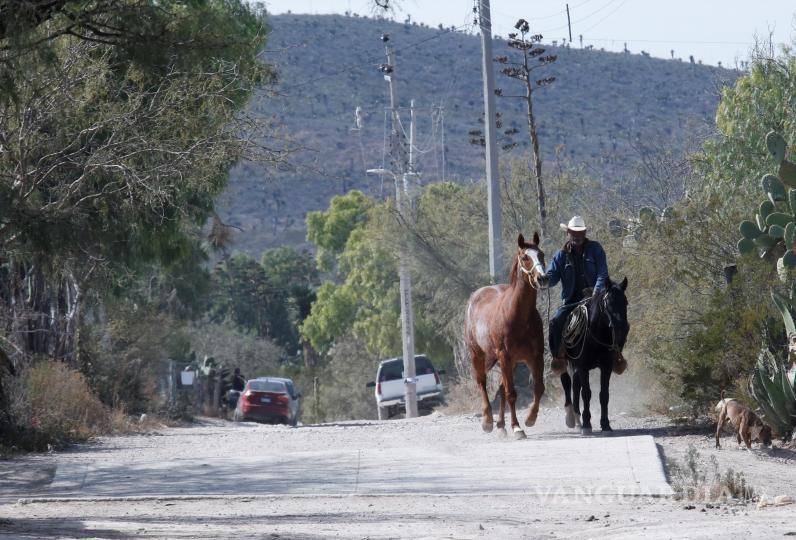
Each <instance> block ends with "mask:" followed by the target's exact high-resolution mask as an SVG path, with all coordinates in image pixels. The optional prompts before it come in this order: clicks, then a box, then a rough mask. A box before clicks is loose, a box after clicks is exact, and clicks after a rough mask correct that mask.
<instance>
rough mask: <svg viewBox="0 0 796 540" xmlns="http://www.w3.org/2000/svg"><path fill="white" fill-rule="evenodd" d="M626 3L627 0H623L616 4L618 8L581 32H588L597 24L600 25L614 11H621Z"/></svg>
mask: <svg viewBox="0 0 796 540" xmlns="http://www.w3.org/2000/svg"><path fill="white" fill-rule="evenodd" d="M625 3H627V0H622V3H621V4H619V5H618V6H616V9H614V10H613V11H611V12H610V13H608V14H607V15H606V16H605V17H603V18H602V19H600V20H599V21H597V22H596V23H594V24H593V25H591V26H590V27H588V28H587V29H586V30H584V31H583V32H581V33H583V34H585V33H586V32H588V31H589V30H591V29H593V28H594V27H596V26H597V25H599V24H600V23H601V22H603V21H604V20H605V19H607V18H608V17H610V16H611V15H613V14H614V13H616V12H617V11H619V10H620V9H621V8H622V6H624V5H625Z"/></svg>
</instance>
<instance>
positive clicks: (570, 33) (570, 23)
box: [567, 4, 583, 47]
mask: <svg viewBox="0 0 796 540" xmlns="http://www.w3.org/2000/svg"><path fill="white" fill-rule="evenodd" d="M567 27H568V28H569V42H570V43H572V22H571V21H570V20H569V4H567ZM582 41H583V40H582V39H581V42H582ZM582 46H583V43H581V47H582Z"/></svg>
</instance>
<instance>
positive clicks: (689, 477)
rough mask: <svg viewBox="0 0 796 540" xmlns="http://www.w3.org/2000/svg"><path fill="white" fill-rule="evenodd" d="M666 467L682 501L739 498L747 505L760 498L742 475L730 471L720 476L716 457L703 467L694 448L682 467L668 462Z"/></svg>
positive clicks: (691, 447)
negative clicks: (747, 502) (707, 465)
mask: <svg viewBox="0 0 796 540" xmlns="http://www.w3.org/2000/svg"><path fill="white" fill-rule="evenodd" d="M667 466H668V469H669V477H670V480H671V484H672V488H673V489H674V492H675V496H676V497H677V498H679V499H685V500H689V501H705V502H715V501H727V500H730V499H736V500H740V501H744V502H746V501H752V500H755V498H756V497H757V495H756V493H755V489H754V488H753V487H752V486H751V485H749V484H748V483H747V481H746V478H745V477H744V474H743V473H742V472H735V471H734V470H733V469H727V470H726V471H724V473H721V472H720V471H719V464H718V462H717V461H716V458H715V456H711V458H710V466H709V467H708V468H707V469H705V468H703V467H702V466H701V465H700V463H699V452H698V451H697V450H696V448H694V447H693V446H689V447H688V450H687V451H686V455H685V462H684V463H683V464H681V463H679V462H678V461H676V460H673V459H669V460H667Z"/></svg>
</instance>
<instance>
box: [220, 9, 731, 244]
mask: <svg viewBox="0 0 796 540" xmlns="http://www.w3.org/2000/svg"><path fill="white" fill-rule="evenodd" d="M270 23H271V27H272V33H271V35H270V38H269V42H268V46H267V49H268V52H267V54H266V55H265V56H266V59H267V60H268V61H269V62H271V63H273V64H274V65H275V66H276V67H277V70H278V72H279V79H280V84H279V87H278V90H279V92H278V94H279V95H278V96H273V95H265V94H263V95H260V96H258V97H256V98H255V99H254V100H253V102H252V103H251V109H252V111H253V112H255V113H256V114H257V115H263V116H271V115H274V116H275V117H276V118H277V119H278V120H279V121H281V122H282V123H283V125H284V130H285V132H286V133H287V134H288V135H289V136H290V137H292V138H293V140H294V141H295V142H296V143H298V144H299V145H300V146H301V150H300V151H298V152H296V153H295V154H293V156H292V158H291V166H289V167H283V168H282V170H279V171H268V172H266V171H264V170H262V169H260V168H258V167H256V166H254V165H252V164H244V165H241V166H239V167H237V168H236V169H235V170H234V171H233V173H232V175H231V178H230V185H229V188H228V190H227V192H226V194H225V195H224V196H223V197H222V199H221V201H220V202H219V207H220V213H221V215H222V216H223V217H224V219H225V220H227V221H228V222H229V223H231V224H234V225H236V226H238V227H240V228H241V229H242V232H239V233H237V234H236V236H235V238H236V248H237V249H242V250H246V251H249V252H251V253H253V254H254V255H259V253H260V252H261V251H262V250H263V249H265V248H267V247H271V246H274V245H279V244H282V243H301V242H303V241H304V227H303V225H304V217H305V216H306V212H307V211H310V210H316V209H320V208H324V207H325V206H326V205H327V203H328V200H329V199H330V198H331V197H332V196H333V195H335V194H338V193H343V192H345V191H347V190H348V189H351V188H355V187H356V188H359V189H363V190H364V191H366V192H368V193H370V194H373V195H376V196H379V195H387V194H389V193H390V192H391V188H390V186H389V185H387V184H385V185H382V183H381V181H380V180H379V179H378V178H376V177H372V176H368V175H366V174H365V169H367V168H372V167H381V166H382V156H383V148H384V136H385V130H384V126H385V121H386V116H385V107H386V106H387V105H388V104H389V97H388V91H387V84H386V82H385V81H384V79H383V77H382V74H381V73H380V72H379V71H378V69H377V65H378V64H379V63H382V62H384V61H385V60H384V54H383V52H384V48H383V44H382V42H381V40H380V39H379V38H380V36H381V34H382V33H384V32H387V33H390V34H391V36H392V37H391V42H392V44H393V46H394V47H395V49H396V57H397V59H396V64H397V67H396V81H397V93H398V100H399V102H400V105H401V106H402V107H407V106H408V105H409V100H410V99H414V100H415V102H416V106H417V107H418V108H425V109H420V110H418V113H417V123H418V136H417V140H418V145H419V146H420V149H421V151H422V153H421V155H420V157H419V160H418V169H419V170H421V171H422V172H423V179H422V182H423V183H427V182H434V181H438V180H439V179H441V178H442V174H443V166H442V142H441V140H442V137H443V124H444V144H445V166H444V172H445V178H446V179H449V180H450V179H453V180H457V181H462V182H465V181H477V180H478V179H479V178H481V177H482V176H483V150H482V149H481V148H479V147H476V146H473V145H472V144H471V143H470V142H469V139H470V136H469V135H468V132H469V131H470V130H472V129H477V128H479V127H480V126H481V124H480V123H479V119H480V117H481V114H482V111H483V98H482V82H481V50H480V38H479V36H478V35H477V34H472V33H464V32H460V31H452V30H451V29H439V28H429V27H424V26H415V25H410V24H401V23H395V22H391V21H387V20H376V19H369V18H364V17H347V16H312V15H279V16H273V17H271V19H270ZM547 48H548V51H549V52H550V53H552V54H557V55H558V61H557V62H556V63H555V64H554V65H553V66H551V68H550V69H549V70H548V71H546V72H541V71H540V72H539V73H540V75H542V73H544V76H547V75H554V76H555V77H556V78H557V80H556V83H555V84H554V85H552V86H551V87H549V88H547V89H545V90H542V91H540V92H539V93H537V94H535V96H536V102H535V110H536V112H537V114H538V120H539V132H540V137H541V140H542V153H543V155H544V158H545V160H546V165H548V166H549V165H550V164H551V163H552V159H553V157H554V156H555V152H556V148H557V147H558V148H559V151H560V154H559V155H561V156H563V158H564V159H565V160H566V161H567V162H569V163H570V164H572V165H575V166H583V167H585V168H586V170H587V171H589V173H590V174H591V175H593V176H594V177H595V178H599V179H600V180H602V181H604V182H608V183H611V182H614V181H616V179H617V178H619V177H622V176H624V175H628V174H630V171H631V170H632V165H633V163H634V162H635V161H636V160H637V152H636V151H634V150H633V149H632V146H634V142H639V143H641V145H643V146H647V147H655V146H671V147H673V148H675V149H677V148H681V147H682V144H683V141H684V140H685V139H686V137H687V136H690V135H691V134H693V133H695V132H698V131H701V130H703V129H704V128H706V127H710V126H711V125H712V123H713V116H714V114H715V109H716V105H717V103H718V99H719V91H720V88H721V86H722V85H723V84H726V83H727V82H732V81H733V80H734V79H735V78H736V77H737V75H738V73H737V72H735V71H731V70H725V69H721V68H715V67H710V66H703V65H699V64H690V63H686V62H681V61H678V60H662V59H655V58H650V57H648V56H642V55H634V54H629V53H609V52H602V51H598V50H583V49H577V48H564V47H552V46H549V47H547ZM499 54H509V55H511V54H512V52H510V51H509V50H508V49H507V48H506V46H505V42H503V41H502V40H501V41H497V42H496V43H495V55H496V56H497V55H499ZM496 72H497V70H496ZM514 83H515V81H510V80H509V79H507V78H506V77H504V76H502V75H500V74H497V86H499V87H502V88H503V89H504V91H505V93H506V94H515V93H517V92H515V91H514V90H515V89H516V90H517V91H519V89H518V88H516V85H515V84H514ZM357 106H359V107H361V108H362V112H363V120H364V123H363V127H362V129H361V130H360V131H355V130H353V131H352V128H354V127H355V116H354V112H355V109H356V107H357ZM430 106H440V107H444V122H443V119H442V118H441V117H440V116H439V115H438V114H437V115H432V113H431V111H430V110H429V109H428V108H429V107H430ZM498 110H499V112H500V113H501V114H502V118H503V120H504V129H505V128H510V127H517V128H518V129H519V130H520V133H519V134H518V135H517V136H516V137H515V140H516V141H517V142H523V141H525V139H526V135H525V125H526V124H525V115H524V112H523V109H522V108H521V102H520V101H519V100H509V99H500V98H499V99H498ZM404 124H405V128H406V130H407V131H408V113H406V114H404ZM526 150H527V144H526V145H525V146H523V145H520V146H518V147H517V148H515V149H514V150H512V152H511V154H513V155H516V156H520V155H521V154H522V153H523V152H525V151H526ZM500 159H501V165H505V164H507V163H508V162H509V160H510V159H511V157H510V156H509V155H507V154H506V153H501V156H500ZM387 166H388V168H389V163H388V164H387Z"/></svg>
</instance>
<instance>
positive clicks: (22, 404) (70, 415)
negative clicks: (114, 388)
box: [11, 361, 111, 450]
mask: <svg viewBox="0 0 796 540" xmlns="http://www.w3.org/2000/svg"><path fill="white" fill-rule="evenodd" d="M11 408H12V414H13V416H14V417H15V420H16V424H17V429H16V431H17V435H18V436H19V437H18V438H19V439H20V441H19V442H20V444H21V446H22V447H23V448H27V449H32V450H42V449H45V448H46V447H47V445H52V446H56V447H58V446H64V445H65V444H67V443H70V442H76V441H82V440H85V439H87V438H88V437H90V436H92V435H96V434H99V433H103V432H106V431H108V430H109V429H110V428H111V416H110V413H109V411H108V409H107V408H106V407H105V406H104V405H103V404H102V403H101V402H100V401H99V399H97V397H96V396H95V395H94V394H93V393H92V392H91V389H90V388H89V386H88V383H87V382H86V379H85V377H83V375H82V374H80V373H79V372H77V371H75V370H73V369H71V368H69V367H68V366H66V365H65V364H63V363H61V362H54V361H41V362H39V363H37V364H35V365H34V366H33V367H31V368H30V369H28V370H27V371H26V372H24V373H23V374H22V375H21V376H20V377H18V378H17V379H16V380H15V381H14V384H13V387H12V389H11Z"/></svg>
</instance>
